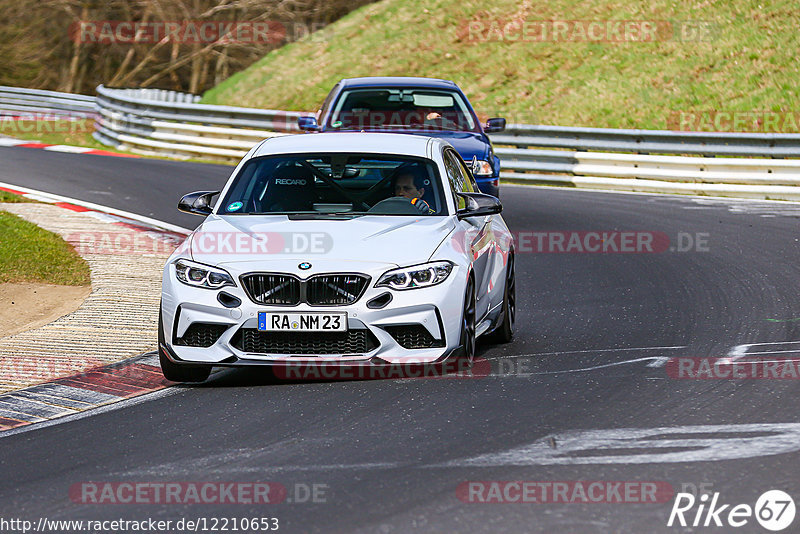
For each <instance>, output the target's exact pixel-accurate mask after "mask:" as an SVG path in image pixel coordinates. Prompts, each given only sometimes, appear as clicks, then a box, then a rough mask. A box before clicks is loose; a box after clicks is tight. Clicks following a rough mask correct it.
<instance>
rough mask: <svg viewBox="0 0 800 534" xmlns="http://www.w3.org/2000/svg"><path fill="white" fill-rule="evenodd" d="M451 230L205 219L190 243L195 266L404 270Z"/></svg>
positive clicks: (372, 222) (272, 218)
mask: <svg viewBox="0 0 800 534" xmlns="http://www.w3.org/2000/svg"><path fill="white" fill-rule="evenodd" d="M454 229H455V223H454V222H453V220H452V218H450V217H409V216H378V215H365V216H362V217H356V218H354V219H329V218H326V219H312V220H308V219H306V220H290V219H289V217H288V216H286V215H252V216H249V215H248V216H242V215H239V216H217V215H210V216H209V217H208V218H207V219H206V220H205V222H203V224H202V225H200V226H199V227H198V228H197V230H195V231H194V233H193V234H192V236H191V238H190V239H189V240H187V245H186V246H188V247H189V252H190V254H191V257H192V259H194V260H195V261H198V262H201V263H206V264H211V265H226V264H236V263H242V262H249V263H253V262H255V263H259V262H269V263H272V262H273V261H277V262H288V261H292V265H293V264H294V261H295V260H297V261H301V262H306V261H307V262H311V263H313V264H315V265H321V264H323V263H328V264H330V263H342V262H364V263H373V264H378V263H380V264H386V265H391V266H395V265H396V266H407V265H414V264H417V263H424V262H426V261H428V259H429V258H430V257H431V255H432V254H433V252H434V251H435V250H436V248H437V247H438V246H439V244H440V243H441V242H442V241H443V240H444V239H445V238H446V237H447V236H448V235H449V234H450V233H451V232H452V231H453V230H454Z"/></svg>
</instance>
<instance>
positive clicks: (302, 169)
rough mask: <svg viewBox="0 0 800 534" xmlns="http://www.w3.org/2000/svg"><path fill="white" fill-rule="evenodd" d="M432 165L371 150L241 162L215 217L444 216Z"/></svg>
mask: <svg viewBox="0 0 800 534" xmlns="http://www.w3.org/2000/svg"><path fill="white" fill-rule="evenodd" d="M444 198H445V197H444V195H443V189H442V183H441V179H440V176H439V172H438V169H437V166H436V165H435V164H434V163H433V162H432V161H431V160H428V159H425V158H415V157H406V156H383V155H374V154H347V153H334V154H299V155H298V154H292V155H280V156H265V157H259V158H253V159H252V160H250V161H248V162H247V163H245V165H244V166H243V167H242V168H241V170H240V171H239V173H238V174H237V176H236V177H235V178H234V181H233V183H232V184H231V187H230V188H229V189H228V192H227V194H226V195H225V198H224V199H222V201H221V203H220V204H219V210H218V212H217V213H218V214H220V215H243V214H289V215H292V214H326V215H334V214H335V215H345V216H347V215H352V216H359V215H414V216H419V215H424V216H431V215H446V214H447V205H446V203H445V201H444Z"/></svg>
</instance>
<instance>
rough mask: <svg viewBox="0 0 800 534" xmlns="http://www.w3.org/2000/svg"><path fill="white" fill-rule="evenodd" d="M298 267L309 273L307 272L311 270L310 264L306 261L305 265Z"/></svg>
mask: <svg viewBox="0 0 800 534" xmlns="http://www.w3.org/2000/svg"><path fill="white" fill-rule="evenodd" d="M298 267H300V268H301V269H302V270H304V271H307V270H309V269H310V268H311V264H310V263H308V262H307V261H304V262H303V263H301V264H300V265H298Z"/></svg>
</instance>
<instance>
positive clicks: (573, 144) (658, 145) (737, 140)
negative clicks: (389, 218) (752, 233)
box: [491, 124, 800, 158]
mask: <svg viewBox="0 0 800 534" xmlns="http://www.w3.org/2000/svg"><path fill="white" fill-rule="evenodd" d="M491 138H492V142H494V143H496V144H498V145H508V146H514V147H517V148H527V147H545V148H559V149H570V150H583V151H589V150H600V151H604V152H634V153H638V154H695V155H701V156H711V157H713V156H755V157H761V158H800V134H762V133H738V132H730V133H728V132H723V133H717V132H679V131H672V130H624V129H612V128H576V127H566V126H540V125H531V124H511V125H509V127H508V128H506V130H505V131H504V132H503V133H501V134H495V135H492V136H491Z"/></svg>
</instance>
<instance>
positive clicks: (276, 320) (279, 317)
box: [258, 312, 347, 332]
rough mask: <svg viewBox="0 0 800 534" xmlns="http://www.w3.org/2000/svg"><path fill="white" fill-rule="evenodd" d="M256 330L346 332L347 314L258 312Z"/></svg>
mask: <svg viewBox="0 0 800 534" xmlns="http://www.w3.org/2000/svg"><path fill="white" fill-rule="evenodd" d="M258 329H259V330H265V331H268V332H347V314H346V313H272V312H258Z"/></svg>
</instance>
